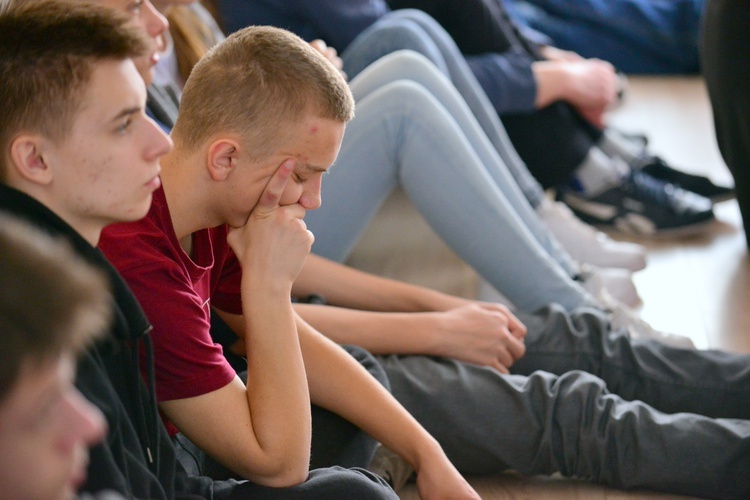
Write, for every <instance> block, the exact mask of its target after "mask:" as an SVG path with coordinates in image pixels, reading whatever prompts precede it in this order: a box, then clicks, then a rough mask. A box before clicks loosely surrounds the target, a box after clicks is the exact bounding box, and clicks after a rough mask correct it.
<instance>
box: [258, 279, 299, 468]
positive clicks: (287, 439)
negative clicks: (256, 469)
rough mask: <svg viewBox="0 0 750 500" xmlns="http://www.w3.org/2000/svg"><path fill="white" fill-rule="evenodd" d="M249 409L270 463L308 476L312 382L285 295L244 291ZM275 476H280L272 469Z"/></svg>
mask: <svg viewBox="0 0 750 500" xmlns="http://www.w3.org/2000/svg"><path fill="white" fill-rule="evenodd" d="M243 310H244V313H245V314H244V316H245V319H246V321H245V345H246V353H245V354H246V358H247V368H248V370H247V373H248V376H247V385H246V387H247V389H246V396H247V405H248V410H249V415H250V417H251V422H250V423H251V426H252V430H253V433H254V435H255V438H256V440H257V443H258V447H259V449H260V450H261V452H262V453H263V455H264V456H266V457H267V459H266V460H265V461H264V462H266V463H271V464H273V463H279V464H281V467H282V468H283V467H288V468H291V469H297V470H304V471H305V474H306V472H307V466H308V464H309V460H310V441H311V434H312V430H311V416H310V398H309V389H308V386H307V376H306V373H305V366H304V362H303V360H302V352H301V348H300V344H299V337H298V335H297V328H296V322H295V314H294V310H293V308H292V305H291V301H290V299H289V295H288V292H287V293H286V294H281V295H274V294H272V293H269V290H268V288H267V287H262V288H260V289H259V290H253V288H252V287H244V286H243ZM270 470H271V471H273V470H275V468H274V467H270Z"/></svg>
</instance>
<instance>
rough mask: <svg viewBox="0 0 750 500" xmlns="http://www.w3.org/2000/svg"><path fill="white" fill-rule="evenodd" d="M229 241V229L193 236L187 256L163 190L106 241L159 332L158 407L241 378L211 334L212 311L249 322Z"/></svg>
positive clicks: (102, 245) (155, 334)
mask: <svg viewBox="0 0 750 500" xmlns="http://www.w3.org/2000/svg"><path fill="white" fill-rule="evenodd" d="M226 236H227V228H226V226H220V227H217V228H213V229H205V230H201V231H198V232H196V233H194V234H193V255H192V258H191V257H190V256H188V255H187V253H186V252H185V251H184V250H183V248H182V247H181V246H180V243H179V241H178V240H177V236H176V235H175V232H174V227H173V226H172V219H171V217H170V214H169V207H168V206H167V202H166V198H165V196H164V191H163V190H162V189H161V188H160V189H158V190H157V191H156V192H155V193H154V199H153V203H152V205H151V209H150V211H149V213H148V215H147V216H146V217H145V218H144V219H142V220H140V221H137V222H129V223H122V224H115V225H112V226H109V227H108V228H107V229H106V230H105V231H104V233H103V234H102V238H101V241H100V243H99V248H100V249H101V250H102V251H103V252H104V254H105V255H106V256H107V258H108V259H109V260H110V261H111V262H112V264H113V265H114V266H115V267H116V268H117V270H118V271H119V272H120V273H121V274H122V276H123V277H124V278H125V280H126V281H127V283H128V285H129V286H130V288H131V289H132V290H133V293H134V294H135V296H136V297H137V299H138V301H139V302H140V304H141V306H142V307H143V310H144V311H145V312H146V315H147V316H148V318H149V320H150V321H151V324H152V325H153V327H154V329H153V332H152V333H151V338H152V341H153V348H154V365H155V378H156V397H157V400H158V401H169V400H173V399H183V398H190V397H195V396H200V395H202V394H207V393H209V392H213V391H215V390H217V389H220V388H222V387H224V386H225V385H227V384H228V383H229V382H231V381H232V379H233V378H234V377H235V372H234V370H233V369H232V367H231V366H230V365H229V363H228V362H227V360H226V359H225V358H224V355H223V353H222V348H221V346H220V345H218V344H216V343H215V342H214V341H213V340H212V338H211V332H210V328H211V306H214V307H216V308H218V309H220V310H223V311H226V312H229V313H233V314H242V302H241V298H240V281H241V276H242V272H241V269H240V265H239V263H238V262H237V259H236V257H235V255H234V253H233V252H232V250H231V248H230V247H229V244H228V243H227V241H226ZM168 428H169V429H170V433H172V434H174V433H175V432H176V429H174V427H173V426H171V425H168Z"/></svg>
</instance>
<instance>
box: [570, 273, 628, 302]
mask: <svg viewBox="0 0 750 500" xmlns="http://www.w3.org/2000/svg"><path fill="white" fill-rule="evenodd" d="M578 279H579V280H580V281H581V284H582V285H583V288H585V289H586V290H587V291H588V292H589V293H590V294H591V295H593V296H594V297H601V296H602V295H603V294H605V293H607V294H609V296H611V297H613V298H614V299H615V300H617V301H618V302H621V303H623V304H627V305H629V306H636V305H638V304H640V303H641V298H640V297H639V296H638V290H636V288H635V283H633V274H632V273H631V272H630V271H628V270H627V269H615V268H601V267H596V266H590V265H587V264H582V265H581V272H580V273H579V274H578Z"/></svg>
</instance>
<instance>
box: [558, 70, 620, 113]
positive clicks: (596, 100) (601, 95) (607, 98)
mask: <svg viewBox="0 0 750 500" xmlns="http://www.w3.org/2000/svg"><path fill="white" fill-rule="evenodd" d="M565 70H566V73H567V78H566V82H565V84H564V85H565V89H564V96H565V100H566V101H568V102H569V103H570V104H572V105H573V106H574V107H576V108H579V109H582V110H597V111H598V112H600V113H601V110H604V109H606V108H608V107H609V106H611V105H612V104H614V103H615V102H616V101H617V85H618V78H617V73H616V72H615V68H614V67H613V66H612V65H611V64H610V63H608V62H605V61H601V60H599V59H584V60H581V61H575V62H567V63H565Z"/></svg>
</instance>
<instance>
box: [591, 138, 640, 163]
mask: <svg viewBox="0 0 750 500" xmlns="http://www.w3.org/2000/svg"><path fill="white" fill-rule="evenodd" d="M596 145H597V146H598V147H599V148H600V149H601V150H602V151H604V152H605V153H607V154H608V155H609V156H619V157H620V158H622V159H623V160H625V161H626V162H628V163H632V162H633V160H636V159H638V158H641V157H643V156H644V155H646V154H647V152H646V151H645V150H644V149H643V147H642V146H641V145H640V144H636V143H635V142H633V141H629V140H628V139H627V138H625V137H623V136H621V135H620V134H618V133H616V132H612V131H609V130H605V131H604V134H602V137H601V139H599V142H597V144H596Z"/></svg>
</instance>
